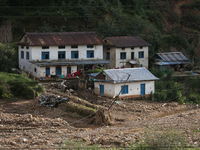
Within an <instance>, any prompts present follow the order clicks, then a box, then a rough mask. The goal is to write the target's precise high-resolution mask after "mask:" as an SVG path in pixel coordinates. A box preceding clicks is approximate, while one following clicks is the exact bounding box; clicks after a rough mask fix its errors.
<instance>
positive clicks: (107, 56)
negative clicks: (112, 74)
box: [106, 52, 110, 60]
mask: <svg viewBox="0 0 200 150" xmlns="http://www.w3.org/2000/svg"><path fill="white" fill-rule="evenodd" d="M108 54H109V55H108ZM106 59H107V60H110V52H107V53H106Z"/></svg>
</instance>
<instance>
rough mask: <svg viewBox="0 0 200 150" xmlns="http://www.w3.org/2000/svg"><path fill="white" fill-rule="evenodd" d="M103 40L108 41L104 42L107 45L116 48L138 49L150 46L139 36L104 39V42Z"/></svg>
mask: <svg viewBox="0 0 200 150" xmlns="http://www.w3.org/2000/svg"><path fill="white" fill-rule="evenodd" d="M105 40H108V42H106V43H107V45H115V46H116V47H138V46H150V45H151V44H149V43H147V42H146V41H145V40H143V39H142V38H141V37H139V36H117V37H106V38H105V39H104V41H105ZM110 42H111V43H112V44H111V43H110Z"/></svg>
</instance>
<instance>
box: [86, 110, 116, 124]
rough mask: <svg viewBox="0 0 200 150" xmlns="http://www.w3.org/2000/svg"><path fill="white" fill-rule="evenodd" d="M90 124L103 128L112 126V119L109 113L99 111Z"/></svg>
mask: <svg viewBox="0 0 200 150" xmlns="http://www.w3.org/2000/svg"><path fill="white" fill-rule="evenodd" d="M90 123H91V124H95V125H103V126H107V125H113V124H114V118H113V117H112V115H111V114H110V111H107V110H104V109H100V110H98V111H97V112H96V114H95V116H94V117H93V118H92V119H91V120H90Z"/></svg>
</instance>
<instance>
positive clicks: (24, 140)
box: [20, 138, 28, 143]
mask: <svg viewBox="0 0 200 150" xmlns="http://www.w3.org/2000/svg"><path fill="white" fill-rule="evenodd" d="M20 141H21V142H23V143H26V142H28V140H27V139H26V138H20Z"/></svg>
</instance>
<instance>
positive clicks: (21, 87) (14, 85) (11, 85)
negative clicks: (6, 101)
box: [0, 72, 44, 99]
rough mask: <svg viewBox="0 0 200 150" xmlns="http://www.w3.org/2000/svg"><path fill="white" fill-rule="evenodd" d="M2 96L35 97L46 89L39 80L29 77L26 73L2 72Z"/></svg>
mask: <svg viewBox="0 0 200 150" xmlns="http://www.w3.org/2000/svg"><path fill="white" fill-rule="evenodd" d="M0 79H3V80H1V82H0V97H1V98H11V97H12V96H16V97H21V98H27V99H33V98H34V92H35V96H37V95H38V94H39V93H42V92H43V91H44V89H43V87H42V86H41V85H39V84H38V82H36V81H33V80H32V79H29V78H27V76H25V75H17V74H11V73H4V72H0Z"/></svg>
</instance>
